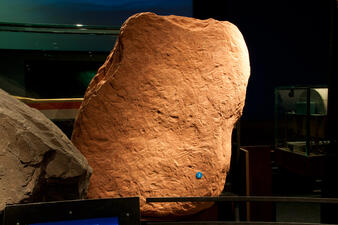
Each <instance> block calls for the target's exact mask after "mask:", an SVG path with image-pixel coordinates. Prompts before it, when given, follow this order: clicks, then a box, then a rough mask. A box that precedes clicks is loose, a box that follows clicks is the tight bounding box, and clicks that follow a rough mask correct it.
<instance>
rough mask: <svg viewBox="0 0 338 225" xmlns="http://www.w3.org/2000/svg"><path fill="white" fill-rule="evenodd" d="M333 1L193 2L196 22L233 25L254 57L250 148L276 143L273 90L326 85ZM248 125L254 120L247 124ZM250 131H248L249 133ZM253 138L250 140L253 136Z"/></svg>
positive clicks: (244, 137) (247, 109) (247, 115)
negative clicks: (256, 130) (253, 132)
mask: <svg viewBox="0 0 338 225" xmlns="http://www.w3.org/2000/svg"><path fill="white" fill-rule="evenodd" d="M330 2H331V1H330V0H297V1H295V0H284V1H268V0H260V1H250V0H224V1H216V0H215V1H212V0H209V1H202V0H195V1H194V4H193V6H194V11H193V12H194V14H193V15H194V17H196V18H199V19H206V18H215V19H218V20H227V21H230V22H232V23H234V24H235V25H236V26H237V27H238V28H239V29H240V31H241V32H242V34H243V36H244V38H245V40H246V43H247V46H248V49H249V54H250V63H251V77H250V80H249V85H248V88H247V97H246V105H245V108H244V112H243V116H242V131H243V132H245V131H246V130H248V129H259V130H260V131H261V132H260V133H259V134H257V132H255V133H256V134H257V135H260V134H261V135H260V136H258V137H257V136H255V137H254V136H252V134H250V133H251V132H250V133H248V134H245V135H242V141H244V142H247V144H266V143H273V122H272V121H273V116H274V88H275V87H278V86H289V85H328V78H329V71H330V69H329V68H330V64H329V57H330ZM248 121H251V122H250V123H248ZM246 128H248V129H246ZM250 136H251V137H250Z"/></svg>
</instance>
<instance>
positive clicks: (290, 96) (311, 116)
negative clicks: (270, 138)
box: [275, 87, 329, 156]
mask: <svg viewBox="0 0 338 225" xmlns="http://www.w3.org/2000/svg"><path fill="white" fill-rule="evenodd" d="M327 102H328V88H327V87H278V88H276V89H275V148H278V149H282V150H285V151H290V152H293V153H296V154H300V155H304V156H318V155H323V154H325V152H326V150H327V147H328V144H329V141H328V139H327V135H326V127H327Z"/></svg>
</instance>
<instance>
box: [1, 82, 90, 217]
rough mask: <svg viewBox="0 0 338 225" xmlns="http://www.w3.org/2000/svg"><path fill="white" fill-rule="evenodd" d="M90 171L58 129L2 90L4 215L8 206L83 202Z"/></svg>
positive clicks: (2, 189) (82, 157)
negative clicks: (69, 200)
mask: <svg viewBox="0 0 338 225" xmlns="http://www.w3.org/2000/svg"><path fill="white" fill-rule="evenodd" d="M91 171H92V169H91V168H90V167H89V166H88V163H87V160H86V158H85V157H84V156H83V155H82V154H81V153H80V152H79V151H78V150H77V148H76V147H75V146H74V145H73V144H72V143H71V141H70V140H69V139H68V138H67V137H66V136H65V135H64V134H63V133H62V131H61V130H60V129H59V128H58V127H57V126H55V125H54V124H53V123H52V122H51V121H50V120H49V119H47V118H46V117H45V116H44V115H43V114H42V113H40V112H39V111H38V110H35V109H33V108H30V107H29V106H27V105H25V104H24V103H22V102H20V101H18V100H17V99H15V98H14V97H12V96H10V95H9V94H7V93H6V92H4V91H3V90H1V89H0V211H1V210H3V209H4V207H5V205H6V204H9V203H22V202H36V201H49V200H63V199H78V198H84V197H86V194H87V188H88V184H89V177H90V175H91Z"/></svg>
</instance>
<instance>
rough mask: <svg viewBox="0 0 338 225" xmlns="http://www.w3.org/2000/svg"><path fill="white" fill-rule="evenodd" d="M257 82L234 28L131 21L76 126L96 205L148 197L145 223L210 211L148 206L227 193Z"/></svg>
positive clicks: (143, 16)
mask: <svg viewBox="0 0 338 225" xmlns="http://www.w3.org/2000/svg"><path fill="white" fill-rule="evenodd" d="M249 74H250V66H249V57H248V51H247V48H246V45H245V42H244V39H243V37H242V35H241V33H240V32H239V30H238V29H237V27H236V26H234V25H233V24H231V23H229V22H220V21H216V20H213V19H208V20H197V19H193V18H186V17H179V16H157V15H155V14H153V13H140V14H136V15H134V16H132V17H130V18H129V19H128V20H127V21H126V22H125V23H124V24H123V26H122V28H121V32H120V35H119V38H118V40H117V42H116V44H115V47H114V49H113V51H112V52H111V54H110V55H109V57H108V58H107V60H106V62H105V63H104V65H103V66H102V67H101V68H100V69H99V71H98V73H97V75H96V76H95V77H94V78H93V80H92V81H91V83H90V85H89V87H88V89H87V92H86V94H85V98H84V101H83V103H82V105H81V108H80V111H79V114H78V116H77V120H76V122H75V125H74V131H73V135H72V141H73V142H74V144H75V145H76V146H77V147H78V148H79V149H80V151H81V152H82V153H83V154H84V155H85V156H86V157H87V159H88V161H89V164H90V165H91V166H92V167H93V175H92V177H91V184H90V186H89V197H91V198H100V197H119V196H121V197H125V196H140V197H141V210H142V213H143V215H145V216H164V215H184V214H191V213H195V212H198V211H200V210H202V209H204V208H206V207H208V206H210V204H208V203H203V204H202V203H152V204H147V203H145V198H147V197H163V196H216V195H219V194H220V193H221V192H222V189H223V187H224V182H225V178H226V175H227V171H228V169H229V164H230V155H231V133H232V129H233V127H234V124H235V122H236V121H237V120H238V119H239V117H240V116H241V113H242V109H243V106H244V99H245V93H246V86H247V82H248V78H249ZM198 172H201V173H202V177H201V178H200V179H198V178H197V177H196V173H198Z"/></svg>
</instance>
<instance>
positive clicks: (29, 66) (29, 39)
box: [0, 22, 119, 137]
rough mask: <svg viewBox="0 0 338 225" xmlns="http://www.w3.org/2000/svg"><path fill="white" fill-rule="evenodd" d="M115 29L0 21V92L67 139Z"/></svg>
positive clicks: (81, 25) (117, 30)
mask: <svg viewBox="0 0 338 225" xmlns="http://www.w3.org/2000/svg"><path fill="white" fill-rule="evenodd" d="M118 34H119V27H110V26H89V25H83V24H73V25H64V24H31V23H3V22H2V23H0V38H1V40H3V41H1V42H0V50H1V51H0V59H1V60H0V88H1V89H3V90H5V91H6V92H8V93H9V94H11V95H13V96H16V97H17V98H18V99H19V100H21V101H23V102H25V103H26V104H28V105H29V106H31V107H33V108H36V109H38V110H40V111H41V112H42V113H43V114H44V115H45V116H47V118H49V119H51V120H52V121H53V122H54V123H55V124H57V125H58V126H59V127H60V128H61V129H62V130H63V131H64V132H65V133H66V134H67V136H68V137H70V135H71V132H72V127H73V122H74V118H75V116H76V113H77V111H78V108H79V107H80V105H81V102H82V97H83V95H84V93H85V91H86V88H87V86H88V84H89V82H90V80H91V79H92V77H93V76H94V75H95V74H96V72H97V70H98V69H99V68H100V66H101V65H102V64H103V63H104V61H105V59H106V57H107V55H108V54H109V52H110V51H111V49H112V48H113V46H114V43H115V40H116V38H117V36H118Z"/></svg>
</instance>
